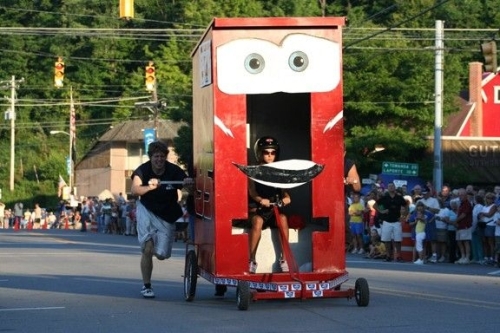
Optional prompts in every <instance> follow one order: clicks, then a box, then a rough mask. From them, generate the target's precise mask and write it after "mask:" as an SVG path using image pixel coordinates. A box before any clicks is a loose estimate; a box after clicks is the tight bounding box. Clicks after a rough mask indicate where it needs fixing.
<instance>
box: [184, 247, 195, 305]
mask: <svg viewBox="0 0 500 333" xmlns="http://www.w3.org/2000/svg"><path fill="white" fill-rule="evenodd" d="M197 279H198V259H197V258H196V253H195V252H194V250H189V251H188V253H187V254H186V263H185V266H184V298H185V299H186V301H188V302H191V301H192V300H193V299H194V295H195V294H196V280H197Z"/></svg>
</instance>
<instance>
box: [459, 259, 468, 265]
mask: <svg viewBox="0 0 500 333" xmlns="http://www.w3.org/2000/svg"><path fill="white" fill-rule="evenodd" d="M461 264H462V265H468V264H470V260H469V258H463V260H462V262H461Z"/></svg>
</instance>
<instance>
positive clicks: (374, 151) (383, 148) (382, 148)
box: [365, 144, 385, 157]
mask: <svg viewBox="0 0 500 333" xmlns="http://www.w3.org/2000/svg"><path fill="white" fill-rule="evenodd" d="M383 150H385V147H384V146H382V145H378V144H377V145H375V147H374V148H373V150H372V151H371V152H369V153H367V152H368V148H365V155H366V157H368V156H370V155H372V154H375V153H378V152H380V151H383Z"/></svg>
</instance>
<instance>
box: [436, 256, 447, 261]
mask: <svg viewBox="0 0 500 333" xmlns="http://www.w3.org/2000/svg"><path fill="white" fill-rule="evenodd" d="M445 261H446V258H445V257H444V256H441V258H439V260H438V262H445Z"/></svg>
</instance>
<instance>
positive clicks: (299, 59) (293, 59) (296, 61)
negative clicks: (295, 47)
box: [288, 51, 309, 72]
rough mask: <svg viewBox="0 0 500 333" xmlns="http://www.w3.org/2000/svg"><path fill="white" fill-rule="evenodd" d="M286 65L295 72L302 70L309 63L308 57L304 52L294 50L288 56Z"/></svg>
mask: <svg viewBox="0 0 500 333" xmlns="http://www.w3.org/2000/svg"><path fill="white" fill-rule="evenodd" d="M288 65H289V66H290V68H291V69H292V70H294V71H295V72H303V71H305V70H306V68H307V66H308V65H309V58H308V57H307V54H305V53H304V52H302V51H295V52H293V53H292V54H291V55H290V57H289V58H288Z"/></svg>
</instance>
